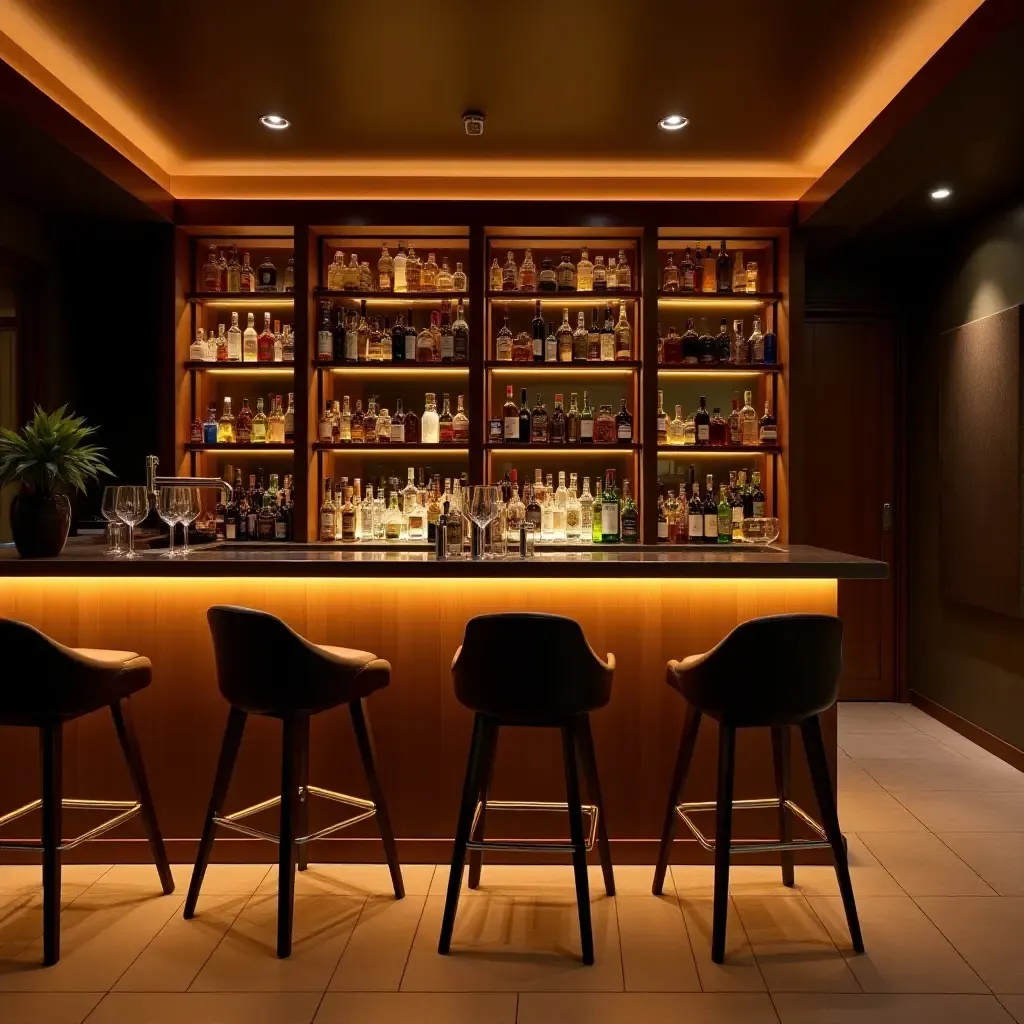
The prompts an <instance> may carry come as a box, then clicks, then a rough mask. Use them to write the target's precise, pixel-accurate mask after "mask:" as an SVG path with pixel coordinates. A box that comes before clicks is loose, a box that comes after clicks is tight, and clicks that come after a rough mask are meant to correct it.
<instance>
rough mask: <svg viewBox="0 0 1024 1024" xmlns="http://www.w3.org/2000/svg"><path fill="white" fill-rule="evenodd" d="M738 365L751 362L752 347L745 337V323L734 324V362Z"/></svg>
mask: <svg viewBox="0 0 1024 1024" xmlns="http://www.w3.org/2000/svg"><path fill="white" fill-rule="evenodd" d="M731 361H732V362H733V363H736V364H737V365H742V364H743V363H749V362H750V346H749V345H748V344H747V339H746V338H745V337H744V336H743V321H742V320H733V322H732V360H731Z"/></svg>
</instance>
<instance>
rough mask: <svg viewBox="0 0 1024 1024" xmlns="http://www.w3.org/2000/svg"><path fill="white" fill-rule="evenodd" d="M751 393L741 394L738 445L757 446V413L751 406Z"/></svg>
mask: <svg viewBox="0 0 1024 1024" xmlns="http://www.w3.org/2000/svg"><path fill="white" fill-rule="evenodd" d="M751 398H752V393H751V392H749V391H744V392H743V408H742V409H740V444H743V445H756V444H757V426H758V424H757V413H756V412H755V411H754V407H753V405H751Z"/></svg>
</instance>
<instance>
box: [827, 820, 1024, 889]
mask: <svg viewBox="0 0 1024 1024" xmlns="http://www.w3.org/2000/svg"><path fill="white" fill-rule="evenodd" d="M1021 838H1022V839H1024V836H1022V837H1021ZM863 841H864V842H865V843H866V844H867V847H868V849H869V850H870V851H871V852H872V853H873V854H874V855H875V856H876V857H877V858H878V860H879V862H880V863H881V865H882V867H883V868H885V870H886V871H888V872H889V874H891V875H892V876H893V878H895V879H896V881H897V882H899V884H900V887H901V888H902V889H903V891H904V892H907V893H909V894H910V895H911V896H993V895H995V891H994V890H993V889H992V888H991V886H989V885H987V884H986V883H985V882H984V881H982V879H981V878H979V877H978V875H977V874H976V873H975V872H974V871H972V870H971V869H970V868H969V867H968V866H967V865H966V864H965V863H964V862H963V861H962V860H961V859H960V858H959V857H958V856H957V855H956V854H955V853H953V851H952V850H950V849H949V847H948V846H946V845H945V844H944V843H942V842H941V841H940V840H938V839H936V838H935V836H933V835H932V834H931V833H929V832H868V833H866V834H865V836H864V840H863ZM854 892H855V893H857V894H858V895H863V896H867V895H871V894H869V893H867V892H860V891H859V890H858V889H857V888H856V880H855V887H854ZM836 895H838V893H836Z"/></svg>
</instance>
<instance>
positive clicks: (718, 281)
mask: <svg viewBox="0 0 1024 1024" xmlns="http://www.w3.org/2000/svg"><path fill="white" fill-rule="evenodd" d="M715 290H716V291H720V292H731V291H732V260H731V259H730V257H729V253H728V252H726V249H725V240H724V239H723V240H722V247H721V249H719V250H718V259H717V260H715Z"/></svg>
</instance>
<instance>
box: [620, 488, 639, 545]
mask: <svg viewBox="0 0 1024 1024" xmlns="http://www.w3.org/2000/svg"><path fill="white" fill-rule="evenodd" d="M620 518H621V533H622V543H623V544H639V543H640V513H639V512H638V511H637V507H636V502H635V501H634V500H633V495H632V494H630V491H629V481H628V480H623V481H622V515H621V517H620Z"/></svg>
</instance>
